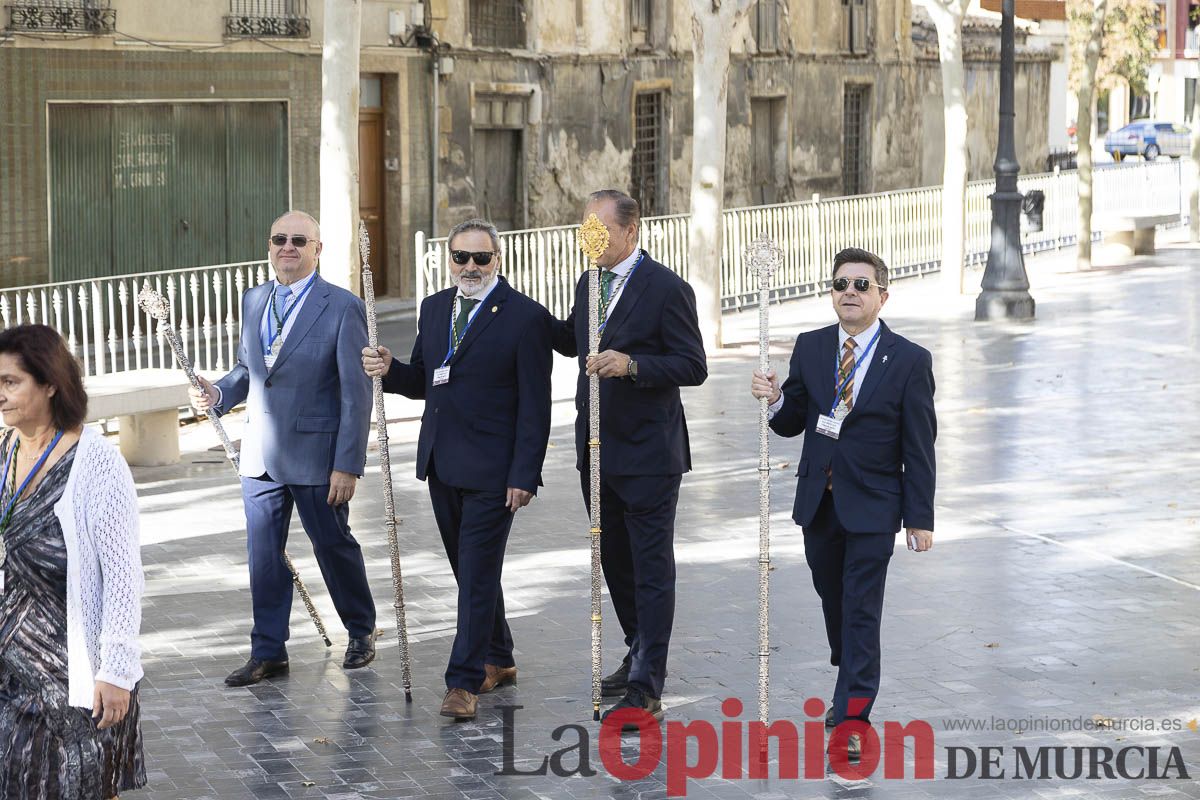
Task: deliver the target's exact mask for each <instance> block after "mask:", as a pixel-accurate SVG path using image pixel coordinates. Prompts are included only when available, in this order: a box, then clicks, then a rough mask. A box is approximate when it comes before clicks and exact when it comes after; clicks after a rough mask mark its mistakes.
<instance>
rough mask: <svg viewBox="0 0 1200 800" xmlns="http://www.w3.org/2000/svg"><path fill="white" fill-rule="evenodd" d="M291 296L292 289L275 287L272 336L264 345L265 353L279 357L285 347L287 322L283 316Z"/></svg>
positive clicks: (270, 324)
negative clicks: (284, 324)
mask: <svg viewBox="0 0 1200 800" xmlns="http://www.w3.org/2000/svg"><path fill="white" fill-rule="evenodd" d="M291 296H292V287H290V286H284V285H283V284H282V283H281V284H279V285H278V286H276V287H275V297H274V298H272V300H271V322H270V323H268V324H269V327H270V329H271V334H270V335H269V336H268V341H266V342H264V343H263V350H264V351H269V352H271V353H274V354H275V355H278V354H279V348H280V347H282V346H283V323H284V322H286V320H285V319H284V316H283V315H284V314H285V313H286V311H287V302H288V298H289V297H291Z"/></svg>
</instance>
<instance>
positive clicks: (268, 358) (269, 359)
mask: <svg viewBox="0 0 1200 800" xmlns="http://www.w3.org/2000/svg"><path fill="white" fill-rule="evenodd" d="M275 357H276V356H275V354H274V353H267V354H266V355H265V356H263V363H264V364H266V365H267V370H268V371H270V369H271V367H273V366H275Z"/></svg>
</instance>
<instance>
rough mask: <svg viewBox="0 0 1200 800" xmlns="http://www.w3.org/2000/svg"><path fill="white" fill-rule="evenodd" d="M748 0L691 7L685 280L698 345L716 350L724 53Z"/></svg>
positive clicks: (699, 2)
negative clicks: (690, 293) (693, 297)
mask: <svg viewBox="0 0 1200 800" xmlns="http://www.w3.org/2000/svg"><path fill="white" fill-rule="evenodd" d="M752 2H753V0H736V2H729V0H727V1H726V2H724V3H721V2H719V0H691V3H692V55H693V67H692V69H693V73H692V194H691V232H690V241H689V244H688V277H689V280H690V282H691V284H692V288H693V289H694V290H695V292H696V309H697V311H698V313H699V317H700V333H701V334H702V336H703V337H704V347H705V349H706V350H709V351H712V350H715V349H716V348H718V347H720V346H721V234H722V221H721V212H722V210H723V209H724V206H725V130H726V121H725V119H726V118H725V112H726V108H727V106H728V88H729V52H730V49H731V47H732V45H733V33H734V28H735V27H736V25H737V22H738V21H739V20H740V19H741V18H742V16H744V15H745V13H746V10H747V9H748V8H749V7H750V5H751V3H752Z"/></svg>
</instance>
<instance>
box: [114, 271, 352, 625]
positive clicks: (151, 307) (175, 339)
mask: <svg viewBox="0 0 1200 800" xmlns="http://www.w3.org/2000/svg"><path fill="white" fill-rule="evenodd" d="M138 304H139V305H140V306H141V307H142V309H143V310H144V311H145V312H146V313H147V314H149V315H150V316H151V317H153V318H154V319H156V320H158V332H159V333H160V334H162V335H163V336H166V337H167V341H168V342H169V343H170V345H171V350H172V351H173V352H174V353H175V360H176V361H177V362H179V367H180V369H182V370H183V371H184V373H186V374H187V377H188V381H190V382H191V384H192V386H193V387H194V388H195V389H196V390H197V391H203V388H202V387H201V386H200V381H199V379H198V378H197V377H196V371H195V370H194V369H192V362H191V361H189V360H188V357H187V353H185V352H183V343H182V342H181V341H179V334H178V333H176V331H175V326H174V325H172V324H171V304H170V302H168V300H167V298H165V297H163V296H162V295H161V294H160V293H159V292H157V291H155V290H154V289H151V288H150V283H149V281H147V282H145V283H143V284H142V290H141V291H140V292H138ZM205 416H207V417H208V421H209V422H211V423H212V426H213V430H215V431H216V432H217V436H218V438H220V440H221V446H222V447H224V448H225V457H226V458H228V459H229V462H230V463H231V464H233V468H234V470H239V464H238V461H239V459H238V451H237V450H236V449H235V448H234V446H233V442H231V441H230V440H229V434H227V433H225V426H224V425H223V424H222V423H221V418H220V417H218V416H217V415H216V414H205ZM239 471H240V470H239ZM282 554H283V563H285V564H287V568H288V572H290V573H292V583H293V584H295V585H296V591H297V592H299V593H300V599H301V600H303V601H304V607H305V608H307V609H308V615H309V616H310V617H312V621H313V624H314V625H316V626H317V633H319V634H321V638H322V639H324V640H325V646H326V647H333V642H331V641H329V634H328V633H326V632H325V623H324V622H322V621H321V615H320V613H318V612H317V607H316V606H314V605H313V601H312V597H311V596H310V595H309V594H308V589H307V587H305V585H304V581H302V580H300V574H299V573H298V572H296V565H295V564H293V563H292V557H291V556H289V555H288V553H287V550H284V551H282Z"/></svg>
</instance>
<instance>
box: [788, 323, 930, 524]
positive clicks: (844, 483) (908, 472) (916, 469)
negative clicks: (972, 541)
mask: <svg viewBox="0 0 1200 800" xmlns="http://www.w3.org/2000/svg"><path fill="white" fill-rule="evenodd" d="M879 328H880V332H879V341H878V342H877V343H876V345H875V346H876V348H877V349H876V351H875V354H874V356H872V359H871V366H870V368H869V369H868V370H867V374H866V377H865V378H864V379H863V383H862V386H861V387H860V388H859V392H858V400H856V401H855V403H854V409H853V410H852V411H851V412H850V414H849V415H848V416H847V417H846V418H845V419H844V420H843V421H842V430H841V435H840V436H839V438H837V439H831V438H829V437H828V436H825V435H824V434H820V433H817V431H816V427H817V417H818V416H820V415H821V414H828V413H829V412H830V410H831V409H832V408H833V400H834V392H835V391H836V387H835V386H834V377H835V376H834V372H835V370H836V365H837V360H838V349H839V348H838V326H837V325H830V326H829V327H827V328H821V329H820V330H815V331H809V332H808V333H802V334H800V336H799V337H798V338H797V339H796V347H795V349H794V350H793V351H792V361H791V366H790V369H789V373H788V378H787V380H786V381H785V382H784V384H783V387H782V391H783V398H784V400H783V406H782V407H781V408H780V409H779V411H778V412H777V413H776V414H775V416H774V417H772V418H771V429H772V430H774V431H775V432H776V433H778V434H779V435H781V436H797V435H799V434H801V433H803V434H804V435H805V436H804V450H803V453H802V455H801V457H800V464H799V465H798V466H797V468H796V476H797V479H798V480H797V485H796V504H795V507H794V509H793V510H792V519H794V520H795V521H796V524H797V525H808V524H809V523H811V522H812V519H813V516H814V515H815V514H816V512H817V506H818V505H820V503H821V496H822V495H823V493H824V492H825V484H826V481H827V477H826V470H828V469H832V470H833V503H834V509H835V510H836V511H837V516H838V520H839V521H840V522H841V524H842V527H844V528H845V529H846V530H847V531H850V532H851V533H895V532H896V531H898V530H900V527H901V520H903V524H904V526H906V527H909V528H922V529H924V530H930V531H931V530H933V490H934V454H933V442H934V439H935V438H937V418H936V416H935V414H934V409H933V357H932V356H931V355H930V354H929V351H928V350H926V349H925V348H923V347H920V346H918V345H915V344H913V343H912V342H910V341H909V340H908V339H905V338H904V337H903V336H898V335H896V334H895V333H892V331H891V329H889V328H888V326H887V325H885V324H884V323H883V321H882V320H881V321H880V323H879Z"/></svg>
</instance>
